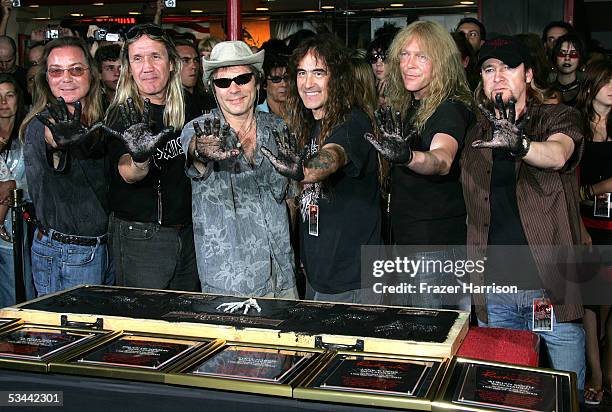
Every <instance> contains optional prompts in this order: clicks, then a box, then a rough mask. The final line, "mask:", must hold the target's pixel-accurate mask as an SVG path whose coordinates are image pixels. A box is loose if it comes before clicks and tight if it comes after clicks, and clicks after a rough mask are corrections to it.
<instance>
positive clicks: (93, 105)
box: [19, 37, 104, 141]
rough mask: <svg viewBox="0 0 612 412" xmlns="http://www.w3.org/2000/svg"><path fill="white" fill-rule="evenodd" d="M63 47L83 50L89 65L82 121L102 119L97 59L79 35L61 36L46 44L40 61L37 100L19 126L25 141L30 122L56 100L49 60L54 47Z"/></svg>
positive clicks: (20, 133) (35, 81)
mask: <svg viewBox="0 0 612 412" xmlns="http://www.w3.org/2000/svg"><path fill="white" fill-rule="evenodd" d="M62 47H76V48H79V49H81V50H82V51H83V54H84V55H85V64H86V65H87V66H89V70H88V71H87V74H88V75H89V92H88V93H87V96H85V98H83V99H82V101H81V104H82V105H83V111H82V113H81V121H82V122H83V123H84V124H86V125H92V124H94V123H95V122H97V121H99V120H101V119H102V117H103V116H104V108H103V105H102V90H101V83H100V71H99V70H98V64H97V63H96V60H95V59H94V58H93V57H92V56H91V53H89V49H88V47H87V45H86V44H85V42H84V41H83V40H81V39H80V38H78V37H60V38H59V39H55V40H52V41H50V42H49V43H47V44H46V46H45V51H44V52H43V57H42V61H41V63H40V65H41V67H43V70H41V71H39V72H38V74H37V75H36V77H35V79H34V87H35V90H36V100H35V101H34V104H33V105H32V109H31V110H30V112H29V113H28V115H27V116H26V117H25V119H24V120H23V123H21V127H20V128H19V136H20V139H21V140H22V141H23V140H24V139H25V130H26V128H27V127H28V124H30V122H31V121H32V119H34V116H35V115H36V113H40V112H42V111H44V110H45V109H46V105H47V103H49V102H55V101H56V96H54V95H53V93H51V89H50V88H49V83H47V60H48V58H49V54H50V53H51V51H52V50H53V49H57V48H62Z"/></svg>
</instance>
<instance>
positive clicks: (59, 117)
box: [20, 37, 114, 296]
mask: <svg viewBox="0 0 612 412" xmlns="http://www.w3.org/2000/svg"><path fill="white" fill-rule="evenodd" d="M41 69H42V70H44V71H45V73H43V74H44V75H45V76H44V77H43V79H44V81H43V82H41V83H39V84H37V86H38V87H39V90H38V91H37V93H39V99H37V100H36V102H35V104H34V107H32V109H31V111H30V114H28V116H26V118H25V119H24V121H23V123H22V125H21V129H20V133H21V135H22V136H24V138H25V144H24V150H23V152H24V153H23V154H24V160H25V165H26V167H25V171H26V177H27V181H28V191H29V194H30V197H31V199H32V202H33V204H34V209H35V211H36V219H37V220H36V226H37V227H36V232H35V234H34V239H33V242H32V275H33V278H34V285H35V287H36V292H37V294H38V296H42V295H45V294H48V293H53V292H57V291H61V290H64V289H68V288H70V287H74V286H77V285H80V284H90V285H95V284H112V282H113V281H114V279H113V271H112V265H110V264H109V263H110V259H109V252H108V249H107V245H108V236H107V228H108V213H109V211H108V208H109V207H108V181H107V179H106V173H105V154H106V150H105V147H106V145H105V141H104V140H103V139H102V137H103V136H102V135H101V134H99V133H93V131H94V128H97V127H99V125H100V124H99V123H98V122H99V121H100V120H101V119H102V117H103V114H104V111H103V108H102V105H101V101H102V96H101V92H100V78H99V73H98V71H97V70H96V64H95V60H94V59H93V58H92V57H91V55H90V53H89V48H88V47H87V45H86V44H85V43H84V42H83V41H82V40H81V39H78V38H76V37H65V38H60V39H55V40H53V41H51V42H49V43H48V44H47V45H46V46H45V53H44V55H43V60H42V62H41ZM96 123H97V124H98V125H97V126H93V125H94V124H96ZM90 126H92V127H90Z"/></svg>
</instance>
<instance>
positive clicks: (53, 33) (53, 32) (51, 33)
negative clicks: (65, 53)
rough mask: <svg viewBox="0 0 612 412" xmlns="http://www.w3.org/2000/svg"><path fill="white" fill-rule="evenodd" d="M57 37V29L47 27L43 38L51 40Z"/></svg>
mask: <svg viewBox="0 0 612 412" xmlns="http://www.w3.org/2000/svg"><path fill="white" fill-rule="evenodd" d="M58 38H59V30H58V29H52V28H50V27H47V30H46V31H45V40H53V39H58Z"/></svg>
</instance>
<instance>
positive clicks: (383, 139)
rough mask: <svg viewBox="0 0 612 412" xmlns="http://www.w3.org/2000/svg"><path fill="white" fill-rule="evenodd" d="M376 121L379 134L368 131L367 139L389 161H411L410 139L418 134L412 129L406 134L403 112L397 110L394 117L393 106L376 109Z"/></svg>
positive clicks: (403, 162)
mask: <svg viewBox="0 0 612 412" xmlns="http://www.w3.org/2000/svg"><path fill="white" fill-rule="evenodd" d="M376 123H377V124H378V129H379V131H380V133H379V136H377V135H375V134H373V133H369V132H368V133H366V134H365V135H364V137H365V138H366V140H367V141H368V142H370V143H371V144H372V146H374V148H375V149H376V150H377V151H378V152H379V153H380V154H381V155H382V156H383V157H384V158H385V159H387V160H388V161H390V162H392V163H401V164H406V163H410V161H411V160H412V149H411V148H410V141H411V139H412V138H413V136H415V135H416V133H417V132H416V130H410V131H409V132H408V133H406V136H404V132H403V125H402V119H401V114H400V113H399V112H396V113H395V118H394V116H393V113H392V111H391V107H386V108H381V109H379V110H377V111H376Z"/></svg>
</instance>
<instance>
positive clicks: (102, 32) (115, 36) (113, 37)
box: [94, 29, 119, 41]
mask: <svg viewBox="0 0 612 412" xmlns="http://www.w3.org/2000/svg"><path fill="white" fill-rule="evenodd" d="M94 40H97V41H104V40H106V41H119V33H109V32H108V30H106V29H98V30H96V31H94Z"/></svg>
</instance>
